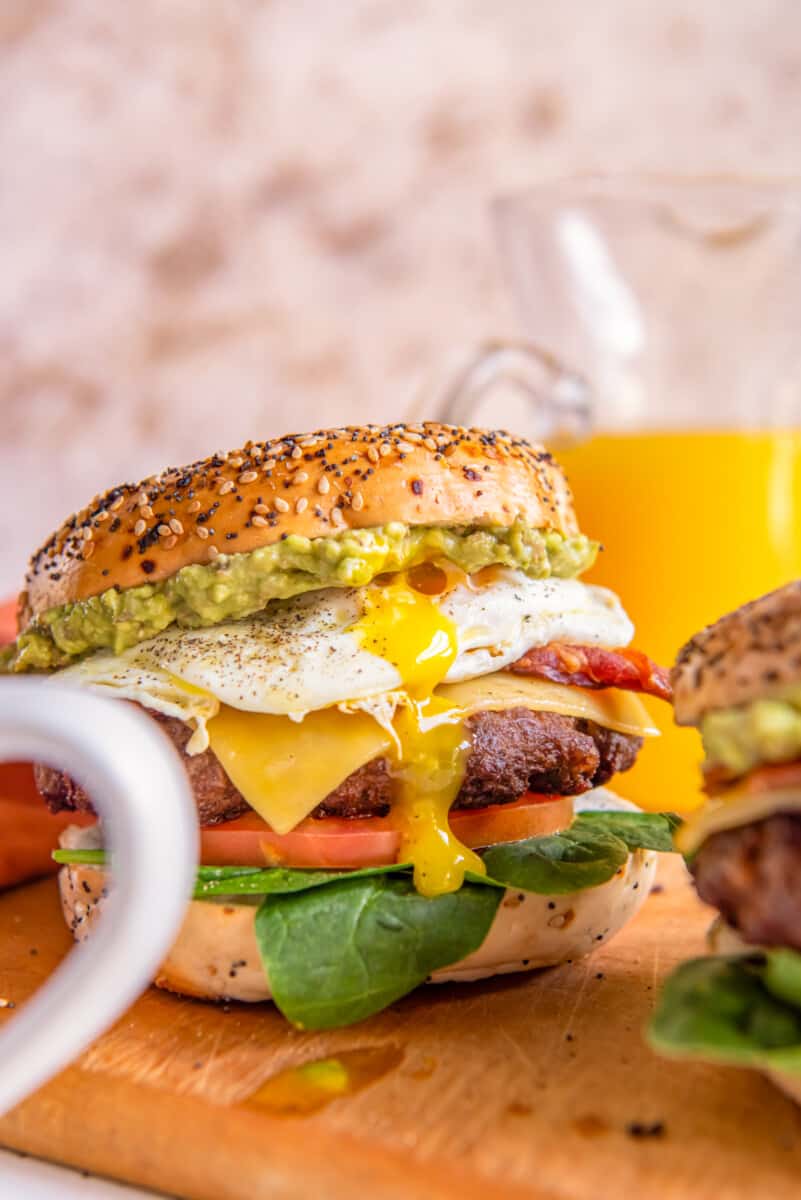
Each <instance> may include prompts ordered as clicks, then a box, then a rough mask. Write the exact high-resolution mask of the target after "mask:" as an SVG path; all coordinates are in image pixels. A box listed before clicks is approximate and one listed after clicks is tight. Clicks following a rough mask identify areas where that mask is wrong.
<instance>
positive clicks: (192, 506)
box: [186, 500, 200, 513]
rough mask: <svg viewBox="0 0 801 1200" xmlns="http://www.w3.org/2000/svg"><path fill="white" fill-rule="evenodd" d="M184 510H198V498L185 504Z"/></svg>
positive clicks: (191, 511) (192, 511)
mask: <svg viewBox="0 0 801 1200" xmlns="http://www.w3.org/2000/svg"><path fill="white" fill-rule="evenodd" d="M186 511H187V512H188V513H196V512H200V501H199V500H193V501H192V503H191V504H187V506H186Z"/></svg>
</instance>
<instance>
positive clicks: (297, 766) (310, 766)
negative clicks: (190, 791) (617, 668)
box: [208, 672, 658, 833]
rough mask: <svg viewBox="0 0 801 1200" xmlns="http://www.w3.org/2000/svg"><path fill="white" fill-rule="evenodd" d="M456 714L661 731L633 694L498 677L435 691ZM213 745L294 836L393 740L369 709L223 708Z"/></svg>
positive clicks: (230, 771)
mask: <svg viewBox="0 0 801 1200" xmlns="http://www.w3.org/2000/svg"><path fill="white" fill-rule="evenodd" d="M436 695H437V696H441V697H442V698H443V699H445V700H447V701H448V702H449V703H452V704H453V707H454V709H455V710H457V716H470V715H471V714H472V713H475V712H480V711H488V710H493V711H500V710H502V709H508V708H529V709H531V710H532V711H534V712H556V713H561V714H563V715H565V716H572V717H583V718H585V719H586V720H590V721H595V722H597V723H598V724H599V725H604V726H606V727H607V728H609V729H615V730H618V731H619V732H620V733H628V734H633V735H635V736H640V737H641V736H648V735H652V734H656V733H657V732H658V731H657V730H656V729H655V728H654V727H653V725H652V724H651V722H650V720H649V718H648V714H647V712H646V710H645V707H644V705H643V704H642V702H641V701H640V700H639V699H638V698H637V697H636V696H633V695H632V694H631V693H630V692H623V691H617V690H615V689H611V688H610V689H608V690H605V691H589V690H586V689H583V688H576V687H567V686H566V685H564V684H559V683H547V682H543V681H541V680H536V679H527V678H526V677H525V676H515V675H510V674H508V673H506V672H503V673H501V672H498V673H496V674H494V675H485V676H483V677H482V678H481V679H471V680H468V681H466V682H463V683H453V684H447V685H444V686H442V687H440V688H438V689H437V692H436ZM208 732H209V741H210V744H211V748H212V750H213V751H214V754H215V755H216V756H217V758H218V759H219V761H220V763H221V764H222V767H223V769H224V770H225V772H226V774H227V775H228V778H229V779H230V780H231V782H232V783H233V784H234V786H235V787H236V788H238V790H239V791H240V792H241V793H242V795H243V796H244V798H245V800H247V802H248V804H249V805H250V806H251V808H253V809H255V810H256V812H257V813H259V815H260V816H262V817H263V818H264V820H265V821H267V822H268V824H269V825H271V826H272V828H273V829H274V830H275V831H276V833H288V832H289V831H290V830H291V829H294V828H295V826H296V825H298V824H299V823H300V822H301V821H302V820H304V818H305V817H307V816H308V815H309V813H311V812H312V811H313V810H314V809H315V808H316V807H317V805H318V804H319V803H320V802H321V801H322V800H324V799H325V797H326V796H327V795H328V794H329V793H330V792H332V791H333V790H334V789H335V788H337V787H338V786H339V785H340V784H341V783H342V782H343V781H344V780H345V779H347V777H348V776H349V775H351V774H352V773H353V772H354V771H356V770H358V769H359V767H361V766H364V764H365V763H367V762H370V761H371V759H374V758H379V757H381V756H383V755H387V754H389V753H390V752H391V750H392V747H393V739H392V737H391V734H390V732H389V730H387V729H384V728H382V727H381V725H379V724H378V722H377V721H375V720H374V719H373V718H372V717H371V716H369V715H367V714H366V713H365V712H350V713H344V712H340V711H339V710H338V709H335V708H331V709H323V710H321V711H319V712H313V713H309V714H308V715H307V716H306V717H304V719H303V720H302V721H297V722H296V721H292V720H290V718H289V717H281V716H271V715H267V714H263V713H252V712H243V711H241V710H240V709H235V708H229V707H227V706H226V705H221V707H220V711H219V713H218V715H217V716H215V717H212V718H211V720H209V722H208Z"/></svg>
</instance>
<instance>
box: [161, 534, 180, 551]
mask: <svg viewBox="0 0 801 1200" xmlns="http://www.w3.org/2000/svg"><path fill="white" fill-rule="evenodd" d="M177 541H178V538H177V537H176V536H175V534H174V533H171V534H170V536H169V537H165V539H164V541H163V542H162V543H161V544H162V546H163V547H164V549H165V550H172V548H173V546H174V545H175V544H176V542H177Z"/></svg>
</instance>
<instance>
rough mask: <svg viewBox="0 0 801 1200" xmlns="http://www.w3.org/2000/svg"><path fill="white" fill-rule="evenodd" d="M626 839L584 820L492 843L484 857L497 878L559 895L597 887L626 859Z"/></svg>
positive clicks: (541, 893)
mask: <svg viewBox="0 0 801 1200" xmlns="http://www.w3.org/2000/svg"><path fill="white" fill-rule="evenodd" d="M628 856H629V851H628V847H627V845H626V843H625V842H624V841H622V840H621V839H620V838H619V837H616V836H615V835H614V834H612V833H606V832H605V831H604V830H602V829H595V828H593V827H592V825H591V824H590V826H589V827H587V826H586V825H585V826H582V825H581V824H580V818H577V819H576V821H575V822H574V824H573V825H571V827H570V829H566V830H565V831H564V832H563V833H553V834H549V835H548V836H547V837H539V838H529V840H528V841H525V842H511V843H509V844H508V845H504V846H492V847H491V848H490V849H489V850H485V851H484V853H483V855H482V857H483V859H484V862H485V863H486V864H487V871H488V872H489V874H490V875H491V876H492V878H493V879H496V880H499V881H500V882H501V883H505V884H506V885H507V886H508V887H515V888H520V890H521V891H524V892H539V893H540V895H545V896H558V895H565V894H566V893H568V892H577V891H581V890H582V889H583V888H590V887H597V886H598V885H599V884H601V883H606V881H607V880H608V879H611V878H612V876H613V875H614V874H615V872H616V871H619V870H620V868H621V867H622V866H623V865H624V864H625V862H626V860H627V859H628Z"/></svg>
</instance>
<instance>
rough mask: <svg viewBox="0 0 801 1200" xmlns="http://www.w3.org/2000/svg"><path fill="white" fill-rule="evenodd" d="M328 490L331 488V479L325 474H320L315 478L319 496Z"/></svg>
mask: <svg viewBox="0 0 801 1200" xmlns="http://www.w3.org/2000/svg"><path fill="white" fill-rule="evenodd" d="M330 490H331V481H330V480H329V478H328V476H327V475H321V476H320V478H319V479H318V480H317V491H318V492H319V493H320V495H321V496H324V495H325V494H326V492H329V491H330Z"/></svg>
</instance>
